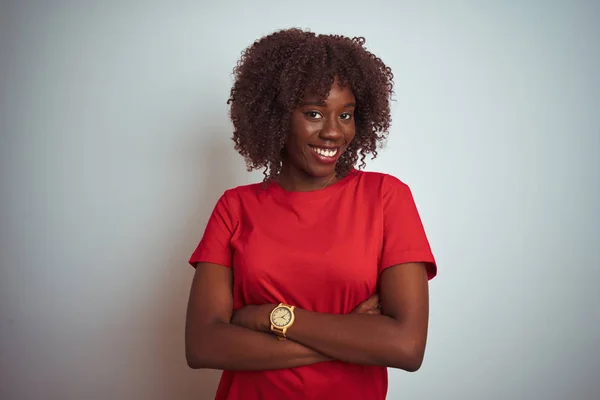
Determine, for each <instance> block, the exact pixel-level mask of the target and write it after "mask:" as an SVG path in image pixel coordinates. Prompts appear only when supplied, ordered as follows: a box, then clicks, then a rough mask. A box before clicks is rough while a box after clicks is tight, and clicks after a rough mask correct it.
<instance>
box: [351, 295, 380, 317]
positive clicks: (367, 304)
mask: <svg viewBox="0 0 600 400" xmlns="http://www.w3.org/2000/svg"><path fill="white" fill-rule="evenodd" d="M351 314H371V315H381V304H380V303H379V294H377V293H375V294H374V295H373V296H371V297H369V298H368V299H367V300H365V301H363V302H362V303H360V304H359V305H358V306H357V307H356V308H355V309H354V310H352V312H351Z"/></svg>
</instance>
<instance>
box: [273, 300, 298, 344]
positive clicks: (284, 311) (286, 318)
mask: <svg viewBox="0 0 600 400" xmlns="http://www.w3.org/2000/svg"><path fill="white" fill-rule="evenodd" d="M295 308H296V307H294V306H290V305H288V304H283V303H279V305H278V306H277V307H275V308H274V309H273V311H271V315H270V316H269V319H270V320H271V332H273V333H274V334H275V336H277V339H279V340H286V339H287V337H286V336H285V334H286V332H287V330H288V329H289V328H290V327H291V326H292V325H293V324H294V309H295Z"/></svg>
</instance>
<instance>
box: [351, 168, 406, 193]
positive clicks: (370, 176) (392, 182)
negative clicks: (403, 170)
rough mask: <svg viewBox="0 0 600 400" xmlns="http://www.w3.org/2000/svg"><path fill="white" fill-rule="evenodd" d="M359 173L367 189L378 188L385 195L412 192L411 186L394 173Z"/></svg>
mask: <svg viewBox="0 0 600 400" xmlns="http://www.w3.org/2000/svg"><path fill="white" fill-rule="evenodd" d="M358 173H359V180H360V181H361V183H362V185H363V186H364V187H365V189H366V190H369V191H373V190H376V191H378V192H379V193H380V194H381V195H383V196H385V195H388V194H390V193H395V194H402V193H410V188H409V186H408V185H407V184H406V183H405V182H403V181H402V180H400V179H399V178H397V177H395V176H394V175H390V174H386V173H383V172H373V171H359V172H358Z"/></svg>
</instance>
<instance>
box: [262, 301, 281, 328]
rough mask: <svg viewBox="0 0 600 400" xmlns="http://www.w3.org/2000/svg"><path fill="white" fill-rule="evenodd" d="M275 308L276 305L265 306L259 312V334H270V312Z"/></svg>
mask: <svg viewBox="0 0 600 400" xmlns="http://www.w3.org/2000/svg"><path fill="white" fill-rule="evenodd" d="M275 307H277V304H265V305H264V306H262V309H261V312H260V316H261V317H260V323H259V326H258V328H259V330H260V331H261V332H266V333H271V312H272V311H273V310H274V309H275Z"/></svg>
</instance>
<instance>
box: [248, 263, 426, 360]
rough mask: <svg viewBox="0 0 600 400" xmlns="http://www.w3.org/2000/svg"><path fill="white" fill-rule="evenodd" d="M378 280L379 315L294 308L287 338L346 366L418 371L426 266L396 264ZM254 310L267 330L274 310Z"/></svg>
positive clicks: (423, 339)
mask: <svg viewBox="0 0 600 400" xmlns="http://www.w3.org/2000/svg"><path fill="white" fill-rule="evenodd" d="M380 279H381V283H380V296H381V304H382V308H383V315H365V314H349V315H333V314H325V313H316V312H310V311H306V310H302V309H296V320H295V322H294V325H293V326H292V327H291V328H290V329H288V332H287V336H288V338H289V339H291V340H292V341H296V342H298V343H301V344H303V345H305V346H307V347H310V348H312V349H315V350H316V351H318V352H321V353H323V354H326V355H328V356H330V357H331V358H334V359H337V360H342V361H346V362H349V363H354V364H363V365H382V366H387V367H393V368H400V369H404V370H406V371H416V370H418V369H419V368H420V366H421V363H422V361H423V356H424V352H425V345H426V341H427V326H428V318H429V290H428V281H427V274H426V269H425V266H424V265H423V264H422V263H407V264H402V265H396V266H394V267H390V268H387V269H386V270H385V271H384V272H383V273H382V274H381V278H380ZM256 307H258V308H257V309H256V310H255V311H253V313H254V314H255V315H260V319H261V322H260V325H259V329H260V330H265V331H267V330H268V329H269V327H270V324H269V320H268V313H269V312H270V310H272V309H273V307H274V305H267V306H256ZM259 312H260V314H259ZM257 318H258V317H257ZM288 341H289V340H288Z"/></svg>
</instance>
